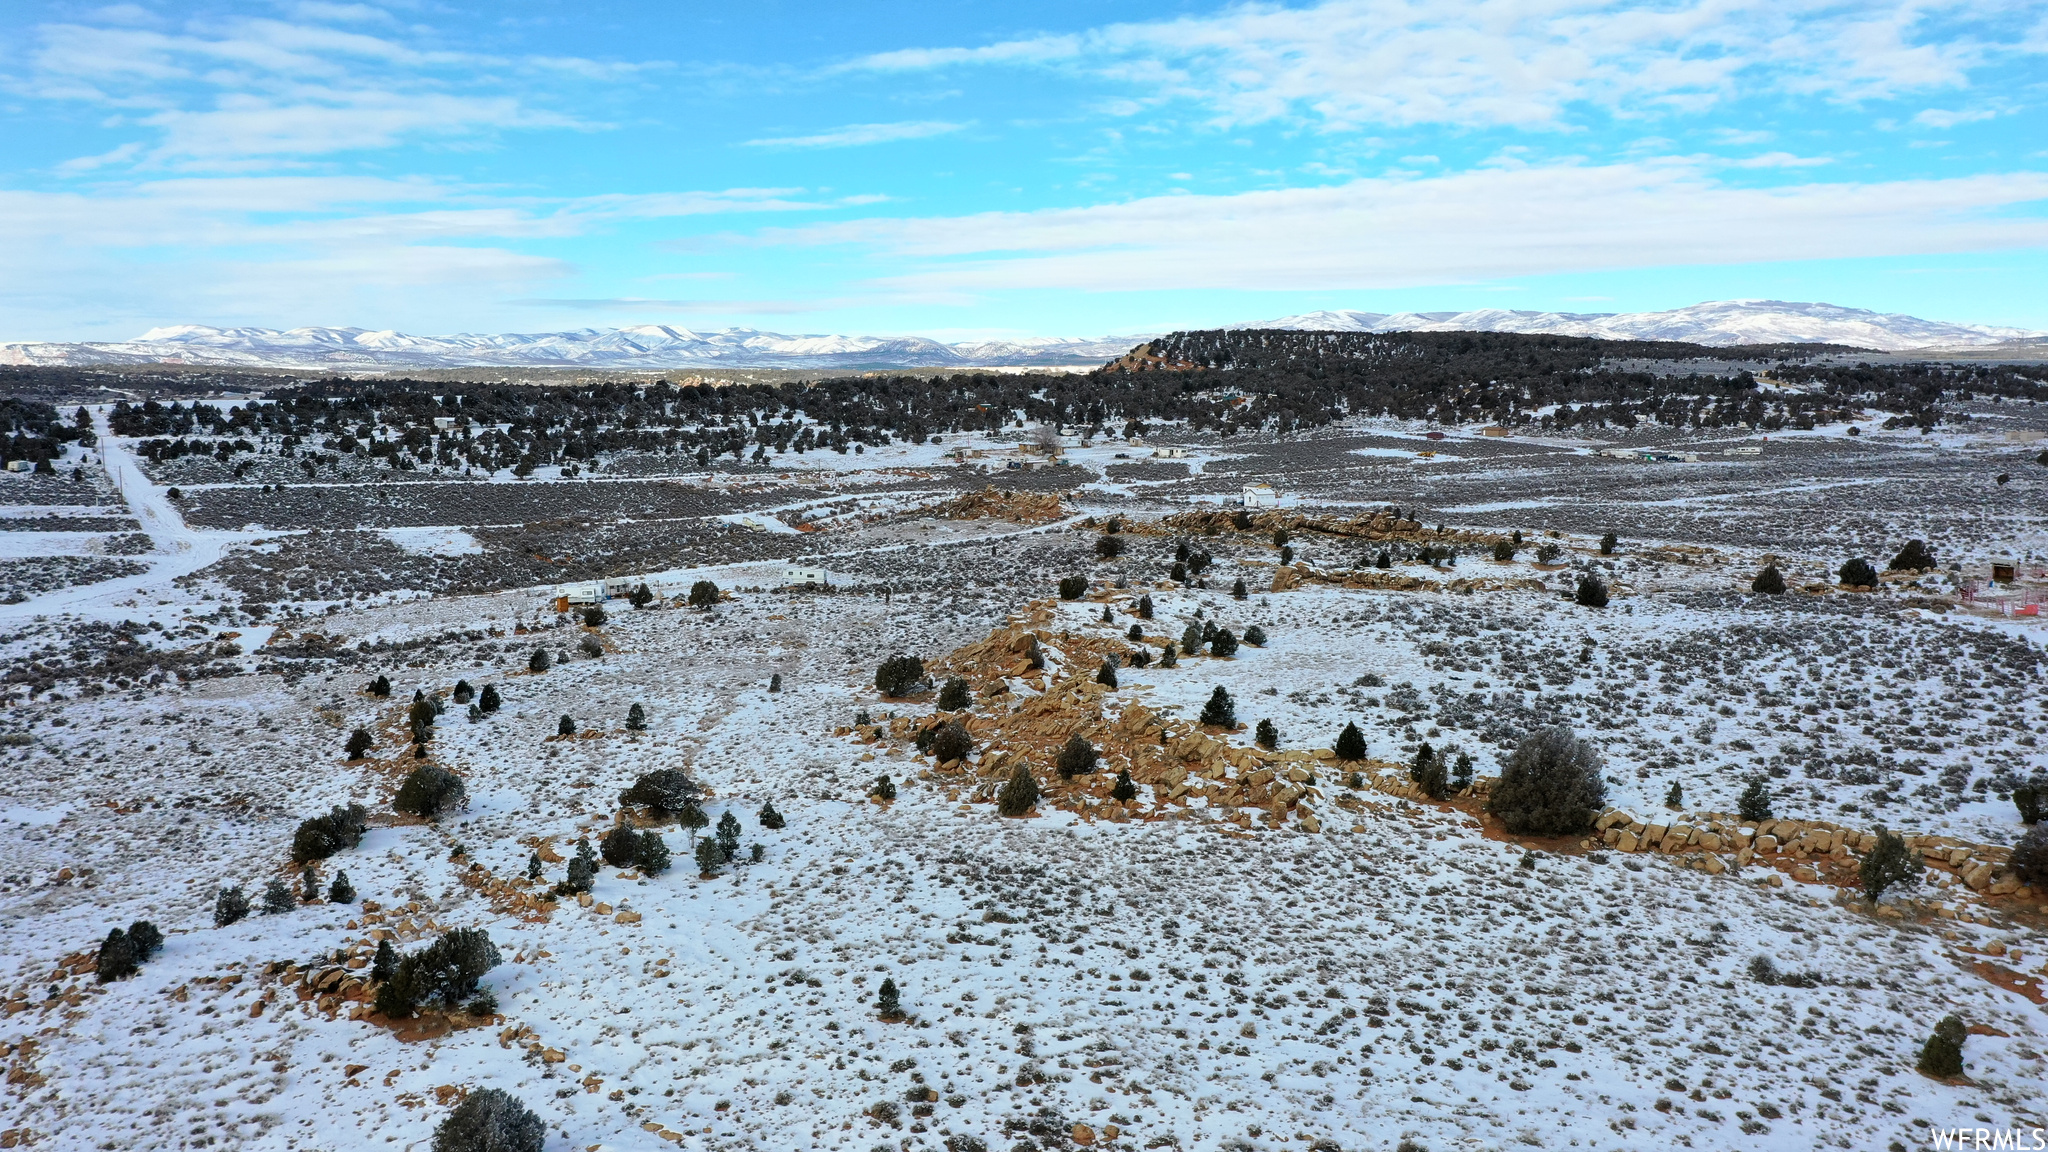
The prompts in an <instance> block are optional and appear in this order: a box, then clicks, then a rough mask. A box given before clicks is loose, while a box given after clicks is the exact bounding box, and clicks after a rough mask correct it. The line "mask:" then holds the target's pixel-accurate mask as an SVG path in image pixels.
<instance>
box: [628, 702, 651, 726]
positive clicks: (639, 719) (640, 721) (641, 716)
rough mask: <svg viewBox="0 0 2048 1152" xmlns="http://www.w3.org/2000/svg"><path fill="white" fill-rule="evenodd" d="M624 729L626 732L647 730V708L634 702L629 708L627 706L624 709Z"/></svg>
mask: <svg viewBox="0 0 2048 1152" xmlns="http://www.w3.org/2000/svg"><path fill="white" fill-rule="evenodd" d="M626 731H628V732H645V731H647V709H646V708H644V707H642V706H641V705H639V704H635V705H633V706H632V707H631V708H628V709H626Z"/></svg>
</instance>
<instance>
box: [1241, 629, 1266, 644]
mask: <svg viewBox="0 0 2048 1152" xmlns="http://www.w3.org/2000/svg"><path fill="white" fill-rule="evenodd" d="M1244 642H1245V643H1247V644H1249V645H1251V646H1252V647H1254V648H1264V647H1265V646H1266V630H1265V629H1264V628H1261V627H1259V626H1258V625H1257V624H1254V625H1252V626H1251V627H1249V628H1247V629H1245V630H1244Z"/></svg>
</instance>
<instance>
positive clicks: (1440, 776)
mask: <svg viewBox="0 0 2048 1152" xmlns="http://www.w3.org/2000/svg"><path fill="white" fill-rule="evenodd" d="M1415 786H1416V787H1418V788H1420V789H1422V794H1423V795H1424V796H1427V797H1429V798H1430V799H1431V800H1441V799H1443V798H1444V794H1445V793H1446V792H1448V791H1449V790H1450V779H1449V774H1448V773H1447V772H1446V771H1445V770H1444V758H1443V757H1441V756H1432V757H1430V758H1429V763H1427V764H1424V765H1423V766H1422V767H1421V769H1420V770H1419V771H1418V772H1417V773H1416V777H1415Z"/></svg>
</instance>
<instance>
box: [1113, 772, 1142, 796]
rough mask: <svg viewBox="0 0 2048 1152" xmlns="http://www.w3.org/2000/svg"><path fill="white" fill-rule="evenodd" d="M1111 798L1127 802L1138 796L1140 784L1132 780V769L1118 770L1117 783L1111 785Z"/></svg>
mask: <svg viewBox="0 0 2048 1152" xmlns="http://www.w3.org/2000/svg"><path fill="white" fill-rule="evenodd" d="M1109 798H1110V799H1112V800H1115V801H1117V802H1118V803H1125V802H1128V801H1131V800H1135V799H1137V798H1138V786H1137V785H1136V784H1134V783H1132V782H1131V770H1130V769H1129V768H1122V769H1118V770H1117V774H1116V783H1115V784H1113V785H1111V786H1110V789H1109Z"/></svg>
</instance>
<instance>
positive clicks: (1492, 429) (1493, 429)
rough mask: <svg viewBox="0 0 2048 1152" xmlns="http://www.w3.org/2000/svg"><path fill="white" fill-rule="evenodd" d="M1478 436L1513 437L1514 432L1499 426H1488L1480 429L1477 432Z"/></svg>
mask: <svg viewBox="0 0 2048 1152" xmlns="http://www.w3.org/2000/svg"><path fill="white" fill-rule="evenodd" d="M1479 434H1480V435H1481V436H1513V435H1514V432H1513V431H1512V430H1511V429H1508V428H1504V427H1502V426H1501V425H1499V424H1488V425H1487V426H1486V427H1484V428H1481V429H1480V430H1479Z"/></svg>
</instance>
